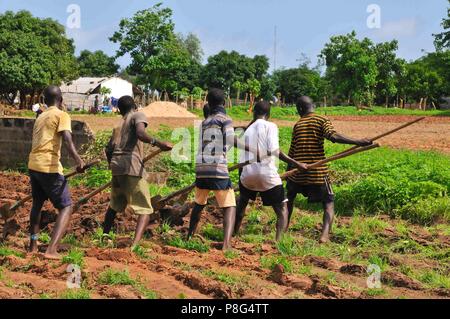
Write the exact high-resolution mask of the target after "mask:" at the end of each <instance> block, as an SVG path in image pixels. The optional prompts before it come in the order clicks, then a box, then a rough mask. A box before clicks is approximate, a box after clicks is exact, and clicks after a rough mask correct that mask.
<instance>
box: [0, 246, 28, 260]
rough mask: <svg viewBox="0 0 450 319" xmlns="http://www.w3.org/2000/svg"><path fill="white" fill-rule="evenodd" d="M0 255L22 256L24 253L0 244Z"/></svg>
mask: <svg viewBox="0 0 450 319" xmlns="http://www.w3.org/2000/svg"><path fill="white" fill-rule="evenodd" d="M0 256H1V257H6V256H16V257H20V258H23V257H25V255H24V254H23V253H21V252H19V251H16V250H14V249H10V248H7V247H5V246H0Z"/></svg>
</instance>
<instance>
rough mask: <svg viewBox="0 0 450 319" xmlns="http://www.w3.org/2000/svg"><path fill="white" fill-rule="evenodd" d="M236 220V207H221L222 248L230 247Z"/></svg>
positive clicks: (227, 248)
mask: <svg viewBox="0 0 450 319" xmlns="http://www.w3.org/2000/svg"><path fill="white" fill-rule="evenodd" d="M235 222H236V207H235V206H233V207H227V208H224V209H223V247H222V250H229V249H231V236H232V235H233V229H234V225H235Z"/></svg>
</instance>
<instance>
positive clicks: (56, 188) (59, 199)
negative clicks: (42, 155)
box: [30, 170, 72, 209]
mask: <svg viewBox="0 0 450 319" xmlns="http://www.w3.org/2000/svg"><path fill="white" fill-rule="evenodd" d="M30 183H31V195H32V196H33V201H34V202H37V203H43V202H45V201H46V200H48V199H49V200H50V202H51V203H52V204H53V206H54V207H55V208H56V209H63V208H65V207H68V206H70V205H72V200H71V199H70V192H69V186H68V185H67V180H66V178H65V177H64V176H63V175H61V174H58V173H41V172H36V171H32V170H30Z"/></svg>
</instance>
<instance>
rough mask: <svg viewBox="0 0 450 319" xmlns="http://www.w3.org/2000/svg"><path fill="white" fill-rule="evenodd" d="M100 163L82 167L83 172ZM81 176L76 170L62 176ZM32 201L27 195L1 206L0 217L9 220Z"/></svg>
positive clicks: (91, 163)
mask: <svg viewBox="0 0 450 319" xmlns="http://www.w3.org/2000/svg"><path fill="white" fill-rule="evenodd" d="M100 162H101V161H100V160H99V159H97V160H95V161H92V162H90V163H88V164H86V165H84V167H83V172H84V171H85V170H86V169H88V168H91V167H92V166H95V165H97V164H98V163H100ZM78 174H81V173H80V172H78V171H77V170H76V169H75V170H73V171H71V172H70V173H67V174H66V175H64V177H65V178H70V177H72V176H75V175H78ZM31 199H32V195H28V196H27V197H25V198H22V199H21V200H18V201H17V202H15V203H14V204H13V205H10V204H4V205H3V206H1V207H0V214H1V216H2V218H3V219H4V220H5V221H7V220H8V219H9V218H11V217H12V216H14V214H15V211H16V210H17V208H19V207H21V206H22V205H23V204H25V203H26V202H28V201H29V200H31Z"/></svg>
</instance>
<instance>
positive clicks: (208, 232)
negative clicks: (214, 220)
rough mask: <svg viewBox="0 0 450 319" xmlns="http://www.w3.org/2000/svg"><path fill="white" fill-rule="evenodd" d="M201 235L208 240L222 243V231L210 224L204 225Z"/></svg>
mask: <svg viewBox="0 0 450 319" xmlns="http://www.w3.org/2000/svg"><path fill="white" fill-rule="evenodd" d="M202 234H203V236H204V237H205V238H208V239H210V240H214V241H223V230H222V229H220V228H219V227H215V226H214V225H212V224H206V225H205V226H204V227H203V229H202Z"/></svg>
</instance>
